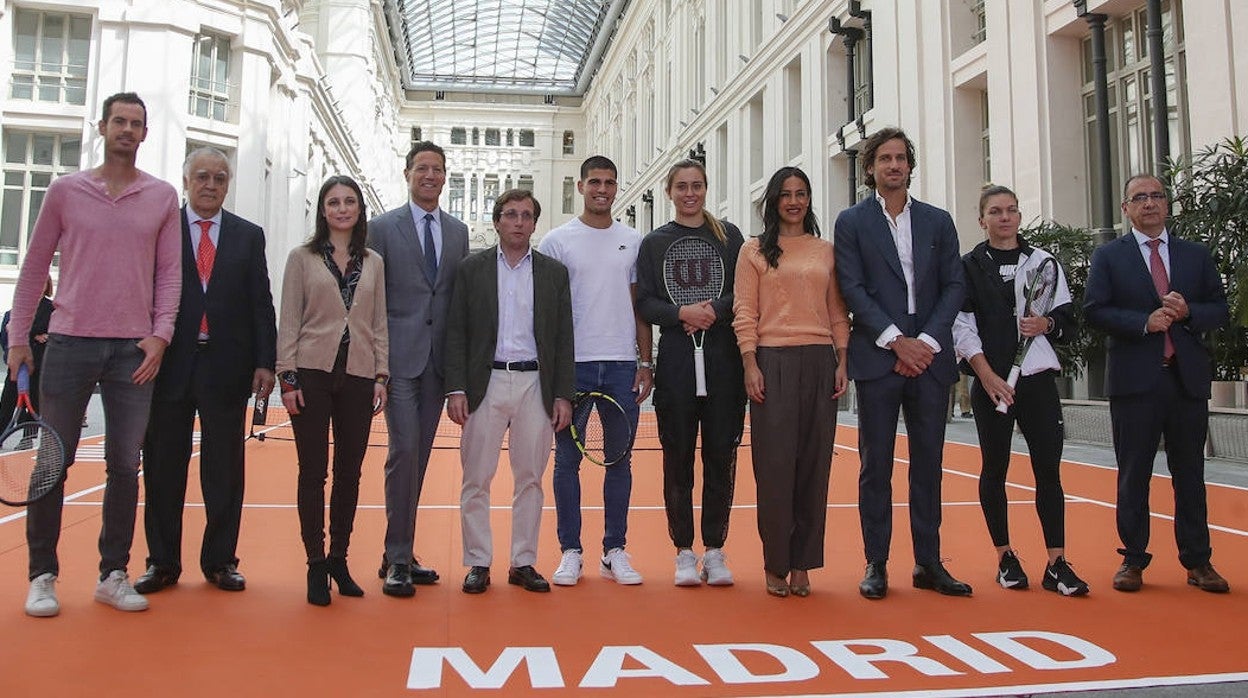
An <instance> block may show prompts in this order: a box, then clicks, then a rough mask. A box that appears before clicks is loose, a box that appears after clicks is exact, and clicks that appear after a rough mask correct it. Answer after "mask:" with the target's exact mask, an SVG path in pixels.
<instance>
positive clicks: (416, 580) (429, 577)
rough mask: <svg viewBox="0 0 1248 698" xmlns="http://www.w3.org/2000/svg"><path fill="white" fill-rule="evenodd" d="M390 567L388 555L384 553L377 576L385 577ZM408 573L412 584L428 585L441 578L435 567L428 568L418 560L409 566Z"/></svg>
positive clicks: (435, 582) (379, 577)
mask: <svg viewBox="0 0 1248 698" xmlns="http://www.w3.org/2000/svg"><path fill="white" fill-rule="evenodd" d="M389 569H390V563H389V562H386V556H385V555H382V556H381V567H380V568H378V570H377V578H378V579H385V578H386V572H387V571H389ZM408 574H409V575H410V576H411V578H412V580H411V581H412V584H420V585H422V586H424V585H428V584H437V583H438V580H439V579H441V577H439V576H438V573H437V572H435V571H434V570H433V569H431V568H428V567H421V565H420V563H419V562H416V561H412V564H411V566H409V567H408Z"/></svg>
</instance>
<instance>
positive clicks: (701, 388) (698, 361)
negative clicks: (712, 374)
mask: <svg viewBox="0 0 1248 698" xmlns="http://www.w3.org/2000/svg"><path fill="white" fill-rule="evenodd" d="M693 381H694V385H695V386H696V390H694V395H697V396H698V397H706V354H704V353H703V352H702V347H694V349H693Z"/></svg>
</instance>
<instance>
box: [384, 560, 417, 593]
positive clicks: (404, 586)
mask: <svg viewBox="0 0 1248 698" xmlns="http://www.w3.org/2000/svg"><path fill="white" fill-rule="evenodd" d="M381 593H383V594H385V595H386V596H399V597H406V596H414V595H415V594H416V590H415V589H414V588H412V575H411V572H410V571H409V568H408V566H407V565H390V569H389V570H387V571H386V581H385V583H383V584H382V585H381Z"/></svg>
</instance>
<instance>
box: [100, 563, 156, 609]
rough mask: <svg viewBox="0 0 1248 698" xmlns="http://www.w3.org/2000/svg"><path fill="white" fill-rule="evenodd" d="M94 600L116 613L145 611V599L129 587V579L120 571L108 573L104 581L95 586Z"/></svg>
mask: <svg viewBox="0 0 1248 698" xmlns="http://www.w3.org/2000/svg"><path fill="white" fill-rule="evenodd" d="M95 600H96V601H99V602H100V603H106V604H108V605H109V606H112V607H113V608H115V609H117V610H118V611H146V610H147V599H146V598H145V597H144V596H143V595H142V594H140V593H139V592H137V591H135V590H134V587H132V586H130V578H129V577H127V576H126V573H125V572H123V571H121V570H113V571H112V572H109V573H108V576H107V577H105V578H104V581H102V582H100V583H99V584H97V585H96V586H95Z"/></svg>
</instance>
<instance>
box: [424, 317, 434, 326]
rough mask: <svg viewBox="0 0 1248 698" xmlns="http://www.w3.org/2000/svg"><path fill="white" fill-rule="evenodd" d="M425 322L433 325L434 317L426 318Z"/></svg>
mask: <svg viewBox="0 0 1248 698" xmlns="http://www.w3.org/2000/svg"><path fill="white" fill-rule="evenodd" d="M425 324H426V325H432V324H433V319H432V318H430V319H428V320H425Z"/></svg>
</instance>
